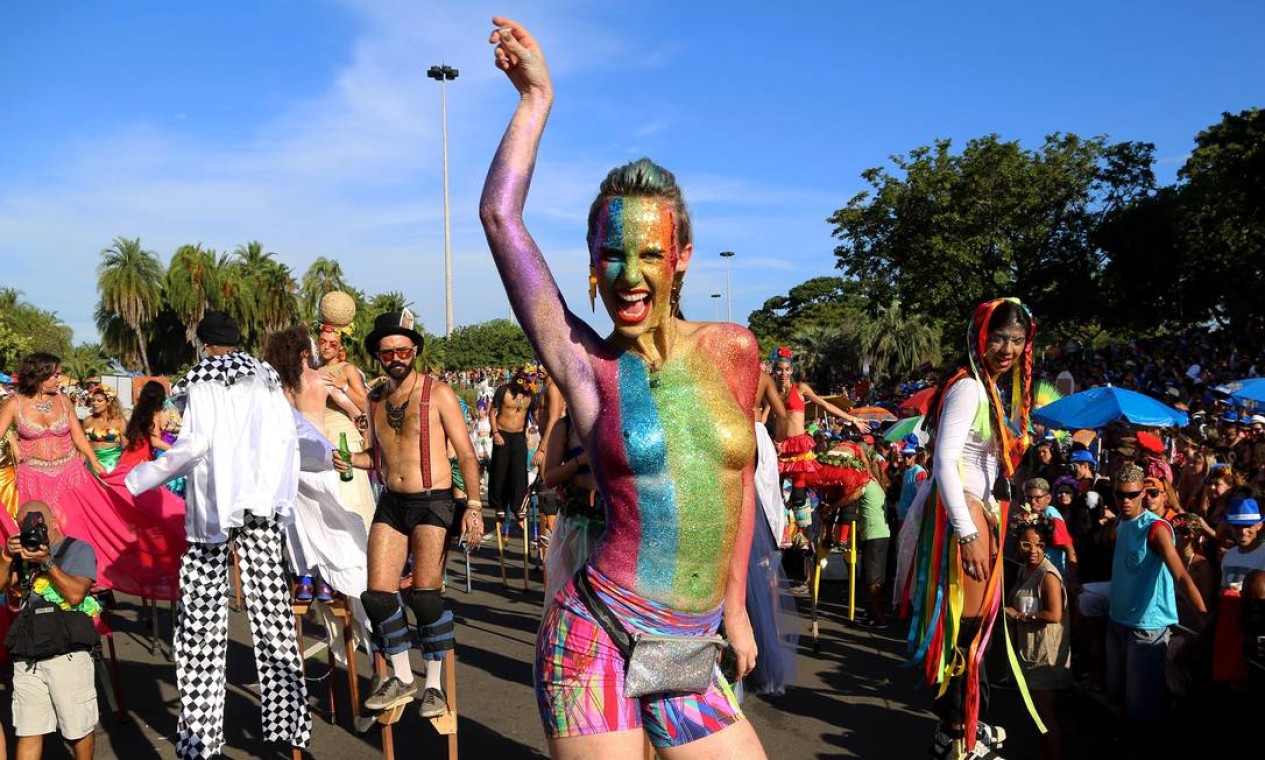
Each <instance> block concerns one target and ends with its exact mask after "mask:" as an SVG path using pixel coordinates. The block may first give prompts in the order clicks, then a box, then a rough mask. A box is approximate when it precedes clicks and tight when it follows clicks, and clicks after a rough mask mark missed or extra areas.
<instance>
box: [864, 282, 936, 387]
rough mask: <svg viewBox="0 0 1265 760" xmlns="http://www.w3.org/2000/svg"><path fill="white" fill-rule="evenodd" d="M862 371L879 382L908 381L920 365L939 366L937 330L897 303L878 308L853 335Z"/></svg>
mask: <svg viewBox="0 0 1265 760" xmlns="http://www.w3.org/2000/svg"><path fill="white" fill-rule="evenodd" d="M854 339H855V341H856V347H857V348H856V350H857V353H858V354H859V355H860V357H861V364H862V368H863V369H868V370H869V372H870V374H871V375H872V376H873V377H874V378H875V379H876V380H878V381H879V382H883V381H884V380H890V379H892V378H901V377H909V376H911V375H913V374H914V373H915V372H916V371H917V370H918V368H919V367H922V366H923V365H931V366H935V365H937V364H939V363H940V328H938V327H936V326H934V325H932V324H931V323H930V321H929V320H928V319H926V318H925V317H923V316H922V315H920V314H909V313H907V312H906V311H905V310H904V308H902V306H901V302H900V300H899V299H893V300H892V301H891V302H890V303H888V304H887V305H886V306H880V307H879V308H878V313H877V314H876V315H875V316H874V317H871V318H869V319H867V320H865V321H864V322H863V323H862V324H861V325H860V327H859V329H857V330H856V332H855V333H854Z"/></svg>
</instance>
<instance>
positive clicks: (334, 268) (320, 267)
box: [299, 256, 347, 319]
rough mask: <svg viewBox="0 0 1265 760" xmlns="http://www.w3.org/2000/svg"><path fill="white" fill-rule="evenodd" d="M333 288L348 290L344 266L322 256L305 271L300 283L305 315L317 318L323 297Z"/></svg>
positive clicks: (300, 295)
mask: <svg viewBox="0 0 1265 760" xmlns="http://www.w3.org/2000/svg"><path fill="white" fill-rule="evenodd" d="M332 290H344V291H345V290H347V281H346V280H345V279H344V276H343V267H342V265H341V264H339V263H338V261H336V260H334V259H327V258H325V257H324V256H320V257H318V258H317V259H316V261H313V262H312V266H310V267H308V268H307V271H306V272H304V273H303V279H302V280H301V281H300V284H299V298H300V301H301V302H302V304H303V316H304V317H305V318H308V319H316V317H317V313H316V312H317V310H318V309H319V308H320V305H321V297H322V296H324V295H325V294H326V293H328V292H330V291H332Z"/></svg>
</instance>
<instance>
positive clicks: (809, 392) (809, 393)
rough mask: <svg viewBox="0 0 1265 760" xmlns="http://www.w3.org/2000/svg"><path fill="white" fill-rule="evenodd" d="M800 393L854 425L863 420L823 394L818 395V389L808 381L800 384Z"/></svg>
mask: <svg viewBox="0 0 1265 760" xmlns="http://www.w3.org/2000/svg"><path fill="white" fill-rule="evenodd" d="M799 395H801V396H803V397H804V398H805V399H807V400H809V401H811V402H813V403H814V404H816V405H817V406H820V407H821V408H822V409H825V410H826V411H827V412H828V413H830V414H833V415H834V416H836V417H839V418H842V419H844V420H847V421H848V422H849V423H851V424H853V425H860V424H861V420H859V419H858V418H856V417H853V416H852V415H850V414H848V413H847V412H845V411H843V410H842V409H840V408H839V407H837V406H835V405H834V404H832V403H830V402H829V401H827V400H825V399H824V398H822V397H821V396H818V395H817V391H815V390H813V388H812V386H811V385H809V384H808V383H800V384H799Z"/></svg>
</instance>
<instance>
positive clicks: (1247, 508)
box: [1222, 498, 1261, 526]
mask: <svg viewBox="0 0 1265 760" xmlns="http://www.w3.org/2000/svg"><path fill="white" fill-rule="evenodd" d="M1222 519H1223V520H1225V521H1226V522H1227V523H1229V524H1230V525H1240V526H1250V525H1255V524H1257V523H1258V522H1261V508H1260V505H1259V504H1257V503H1256V499H1251V498H1247V499H1231V500H1230V507H1229V509H1227V510H1226V513H1225V517H1223V518H1222Z"/></svg>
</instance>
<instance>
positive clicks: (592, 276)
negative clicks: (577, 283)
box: [589, 266, 597, 312]
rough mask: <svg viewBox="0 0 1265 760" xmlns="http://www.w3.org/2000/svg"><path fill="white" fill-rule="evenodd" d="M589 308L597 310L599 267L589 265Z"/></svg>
mask: <svg viewBox="0 0 1265 760" xmlns="http://www.w3.org/2000/svg"><path fill="white" fill-rule="evenodd" d="M589 310H590V311H593V312H596V311H597V268H596V267H594V266H589Z"/></svg>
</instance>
